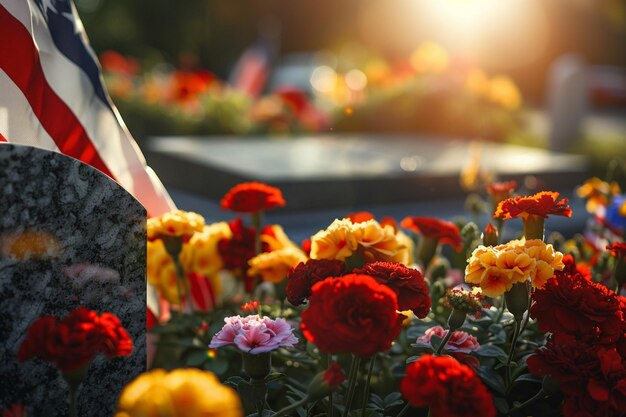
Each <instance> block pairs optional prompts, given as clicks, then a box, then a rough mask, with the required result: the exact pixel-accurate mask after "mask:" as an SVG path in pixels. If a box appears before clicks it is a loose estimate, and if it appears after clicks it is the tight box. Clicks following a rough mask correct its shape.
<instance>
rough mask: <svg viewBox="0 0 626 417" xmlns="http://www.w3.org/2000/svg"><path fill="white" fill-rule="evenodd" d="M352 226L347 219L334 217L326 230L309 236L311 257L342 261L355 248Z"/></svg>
mask: <svg viewBox="0 0 626 417" xmlns="http://www.w3.org/2000/svg"><path fill="white" fill-rule="evenodd" d="M352 226H353V224H352V222H351V221H350V220H348V219H342V220H339V219H336V220H335V221H334V222H332V223H331V225H330V226H328V228H327V229H326V230H320V231H319V232H317V233H316V234H315V235H313V236H311V259H338V260H340V261H343V260H345V259H346V258H348V257H349V256H351V255H352V253H353V252H354V251H355V250H356V248H357V243H356V238H355V237H354V235H353V234H352Z"/></svg>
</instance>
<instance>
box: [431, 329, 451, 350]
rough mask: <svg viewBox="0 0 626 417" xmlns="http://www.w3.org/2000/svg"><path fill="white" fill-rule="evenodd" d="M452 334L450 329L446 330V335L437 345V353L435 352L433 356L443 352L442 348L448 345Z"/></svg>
mask: <svg viewBox="0 0 626 417" xmlns="http://www.w3.org/2000/svg"><path fill="white" fill-rule="evenodd" d="M452 332H453V330H452V329H448V333H446V335H445V336H444V338H443V340H442V341H441V342H440V343H439V346H437V351H436V352H435V356H439V355H441V352H443V348H444V347H445V346H446V345H447V344H448V340H450V338H451V337H452Z"/></svg>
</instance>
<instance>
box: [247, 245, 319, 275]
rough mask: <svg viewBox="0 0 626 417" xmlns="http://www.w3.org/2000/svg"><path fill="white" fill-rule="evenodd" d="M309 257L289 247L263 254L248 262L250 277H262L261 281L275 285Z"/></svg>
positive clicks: (293, 247)
mask: <svg viewBox="0 0 626 417" xmlns="http://www.w3.org/2000/svg"><path fill="white" fill-rule="evenodd" d="M306 261H307V257H306V255H305V254H304V252H302V251H301V250H300V249H298V248H297V247H295V246H289V247H286V248H283V249H278V250H275V251H272V252H265V253H261V254H259V255H257V256H255V257H254V258H252V259H250V260H249V261H248V264H249V265H250V268H249V269H248V275H249V276H251V277H252V276H255V275H257V274H259V275H261V279H262V280H263V281H266V282H273V283H275V284H277V283H279V282H281V281H282V280H284V279H285V278H287V275H288V274H289V270H291V268H293V267H294V266H296V265H298V264H299V263H300V262H306Z"/></svg>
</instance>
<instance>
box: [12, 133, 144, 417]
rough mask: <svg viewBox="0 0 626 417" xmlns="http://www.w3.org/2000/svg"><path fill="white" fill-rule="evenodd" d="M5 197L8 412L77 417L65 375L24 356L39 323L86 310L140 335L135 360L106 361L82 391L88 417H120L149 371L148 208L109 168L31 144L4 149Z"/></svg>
mask: <svg viewBox="0 0 626 417" xmlns="http://www.w3.org/2000/svg"><path fill="white" fill-rule="evenodd" d="M0 192H1V193H2V198H1V199H0V386H1V387H2V388H1V389H0V411H2V410H3V409H4V408H7V407H9V406H11V405H13V404H16V403H21V404H23V405H24V406H25V407H26V410H27V412H28V415H29V416H31V415H32V416H38V417H44V416H50V417H54V416H66V415H67V414H68V401H67V398H68V387H67V384H66V382H65V381H64V380H63V379H62V377H61V376H60V375H59V372H58V371H57V370H56V369H55V368H54V367H53V366H52V365H50V364H48V363H45V362H43V361H41V360H39V359H34V360H29V361H26V362H19V361H18V360H17V359H16V353H17V351H18V349H19V346H20V344H21V342H22V341H23V339H24V337H25V335H26V333H27V329H28V327H29V326H30V324H31V323H32V322H34V321H35V320H36V319H37V318H38V317H40V316H42V315H51V316H56V317H59V318H63V317H66V316H67V315H68V312H69V311H70V310H71V309H73V308H76V307H78V306H85V307H87V308H89V309H91V310H95V311H97V312H98V313H100V314H101V313H103V312H111V313H113V314H115V315H116V316H118V317H119V319H120V321H121V322H122V324H123V326H124V327H125V328H126V329H127V331H128V333H129V334H130V336H131V338H132V339H133V344H134V351H133V353H132V355H130V356H128V357H124V358H114V359H108V358H106V357H104V356H102V355H99V356H98V357H97V358H96V360H95V361H94V362H93V363H92V364H91V366H90V368H89V371H88V374H87V377H86V379H85V380H84V382H83V383H82V385H81V387H80V388H79V390H78V401H77V408H78V415H79V416H89V417H111V416H112V415H113V413H114V409H115V404H116V401H117V398H118V396H119V393H120V391H121V390H122V388H123V387H124V385H126V384H127V383H128V382H130V381H131V380H132V379H133V378H134V377H136V376H137V375H139V374H140V373H141V372H143V371H144V370H145V363H146V358H145V343H146V342H145V324H146V323H145V318H146V300H145V298H146V293H145V292H146V283H145V276H146V275H145V274H146V243H145V242H146V230H145V224H146V211H145V209H144V208H143V207H142V206H141V204H139V202H137V200H135V199H134V198H133V197H132V196H131V195H130V194H129V193H128V192H126V191H125V190H124V189H123V188H122V187H121V186H120V185H118V184H117V183H116V182H115V181H113V180H111V179H110V178H109V177H107V176H106V175H104V174H103V173H101V172H100V171H98V170H96V169H94V168H92V167H90V166H89V165H86V164H83V163H82V162H80V161H78V160H76V159H73V158H70V157H67V156H65V155H61V154H58V153H54V152H49V151H46V150H42V149H38V148H33V147H30V146H20V145H13V144H0Z"/></svg>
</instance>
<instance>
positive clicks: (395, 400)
mask: <svg viewBox="0 0 626 417" xmlns="http://www.w3.org/2000/svg"><path fill="white" fill-rule="evenodd" d="M398 405H404V401H403V400H402V394H401V393H399V392H392V393H391V394H389V395H387V396H386V397H385V407H384V408H385V410H386V409H388V408H391V407H395V406H398Z"/></svg>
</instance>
